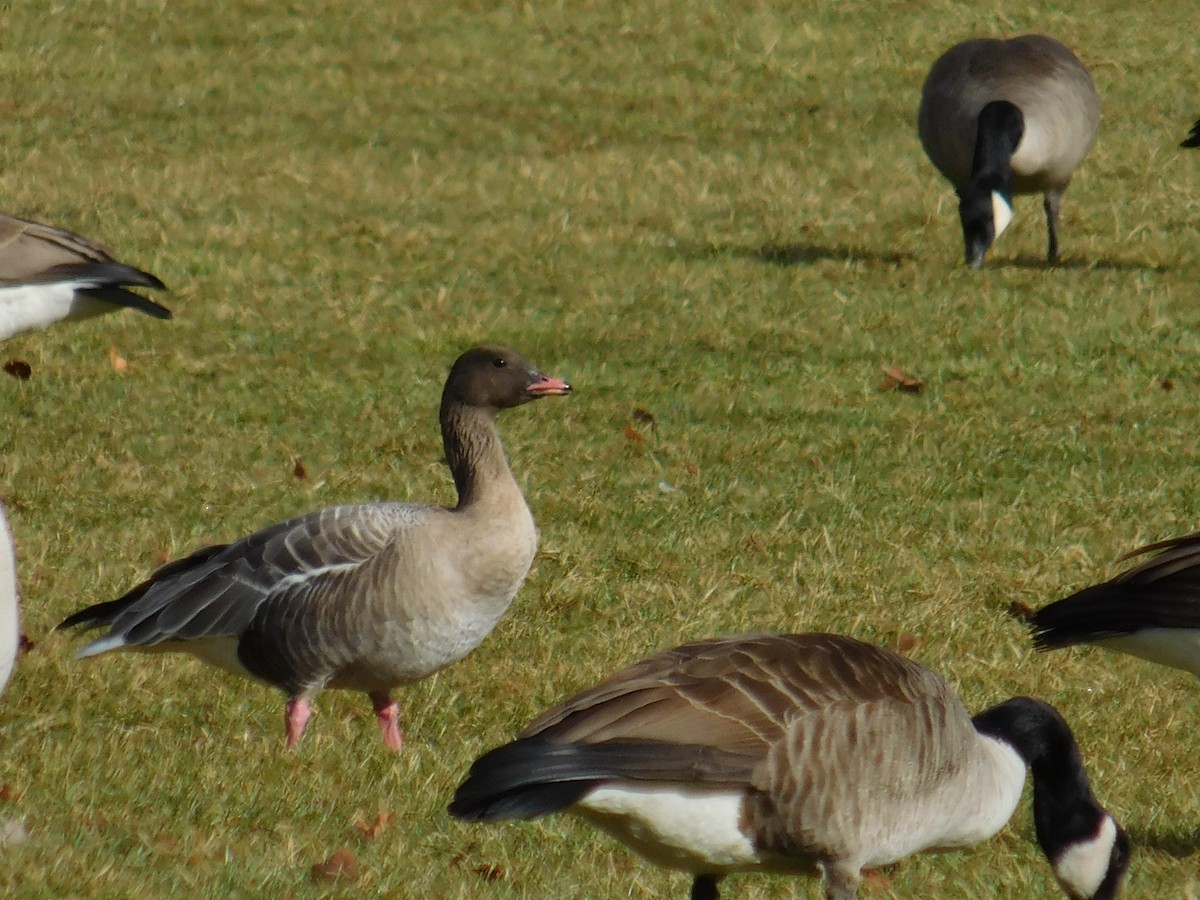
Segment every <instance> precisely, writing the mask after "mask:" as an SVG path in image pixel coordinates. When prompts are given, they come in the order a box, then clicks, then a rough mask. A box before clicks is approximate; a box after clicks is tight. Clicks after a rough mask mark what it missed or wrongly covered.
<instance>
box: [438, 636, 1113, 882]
mask: <svg viewBox="0 0 1200 900" xmlns="http://www.w3.org/2000/svg"><path fill="white" fill-rule="evenodd" d="M1027 768H1028V769H1031V770H1032V772H1033V786H1034V799H1033V812H1034V822H1035V824H1036V831H1037V837H1038V841H1039V843H1040V845H1041V847H1042V850H1043V852H1045V854H1046V856H1047V857H1048V858H1049V860H1050V862H1051V864H1052V866H1053V868H1054V872H1055V875H1056V877H1057V878H1058V880H1059V883H1060V884H1061V885H1062V887H1063V888H1064V889H1065V890H1066V892H1067V893H1068V895H1070V896H1071V897H1073V898H1111V897H1115V896H1116V895H1117V892H1118V891H1119V889H1120V885H1121V881H1122V879H1123V876H1124V872H1125V868H1126V866H1127V865H1128V859H1129V844H1128V840H1127V838H1126V837H1125V835H1124V833H1123V832H1122V831H1121V829H1120V828H1119V827H1118V826H1117V824H1116V822H1115V821H1114V820H1113V819H1112V817H1111V816H1110V815H1109V814H1108V813H1107V812H1105V810H1104V809H1103V808H1102V807H1101V806H1100V805H1099V804H1098V803H1097V801H1096V799H1095V797H1094V796H1093V794H1092V790H1091V787H1090V785H1089V784H1088V778H1087V774H1086V772H1085V771H1084V768H1083V762H1082V760H1081V758H1080V754H1079V749H1078V747H1077V746H1076V744H1075V740H1074V738H1073V736H1072V735H1071V730H1070V728H1069V727H1068V726H1067V724H1066V722H1064V721H1063V719H1062V717H1061V716H1060V715H1059V714H1058V713H1057V712H1056V711H1055V710H1054V709H1053V707H1050V706H1048V705H1047V704H1045V703H1042V702H1040V701H1037V700H1032V699H1030V698H1028V697H1015V698H1013V699H1011V700H1008V701H1006V702H1004V703H1001V704H999V705H998V706H994V707H992V708H991V709H988V710H986V711H985V712H982V713H980V714H978V715H976V716H975V717H974V718H972V716H971V715H970V713H968V712H967V709H966V707H965V706H964V705H963V703H962V701H961V700H960V699H959V698H958V696H957V695H956V694H955V693H954V692H953V691H952V690H951V688H950V687H949V686H948V685H947V684H946V682H945V681H943V680H942V679H941V678H940V677H938V676H937V675H935V674H934V673H933V672H931V671H929V670H928V669H926V668H924V667H922V666H920V665H918V664H917V663H915V662H912V661H910V660H908V659H906V658H904V657H903V656H900V655H899V654H896V653H893V652H891V651H890V650H885V649H883V648H880V647H876V646H873V645H871V644H865V643H862V642H860V641H856V640H853V639H851V638H848V637H843V636H840V635H831V634H798V635H759V636H748V637H729V638H716V639H713V640H707V641H700V642H697V643H693V644H685V645H684V646H682V647H677V648H675V649H673V650H668V651H665V652H661V653H658V654H656V655H654V656H651V657H649V658H647V659H645V660H643V661H641V662H639V663H637V664H635V665H633V666H630V667H629V668H627V669H625V670H623V671H621V672H618V673H617V674H616V675H613V676H612V677H610V678H608V679H607V680H605V681H604V682H602V683H601V684H600V685H598V686H596V687H594V688H591V689H590V690H585V691H583V692H582V693H580V694H577V695H576V696H574V697H572V698H571V699H569V700H566V701H565V702H563V703H561V704H559V705H558V706H556V707H554V708H553V709H551V710H549V711H548V712H546V713H544V714H542V715H541V716H539V717H538V718H537V719H536V720H535V721H534V722H533V723H532V724H530V725H529V726H528V727H527V728H525V730H524V731H522V732H521V734H520V736H519V738H518V739H517V740H516V741H514V742H513V743H511V744H506V745H504V746H501V747H499V748H497V749H495V750H492V751H490V752H489V753H487V754H485V755H484V756H482V757H480V758H479V759H478V760H477V761H476V762H475V764H474V765H473V766H472V767H471V771H470V774H469V775H468V777H467V778H466V780H465V781H464V782H463V783H462V785H461V786H460V787H459V788H458V791H457V793H456V794H455V796H454V800H453V802H452V803H451V804H450V813H451V814H452V815H454V816H456V817H458V818H461V819H465V820H468V821H483V822H493V821H497V820H502V819H529V818H534V817H536V816H541V815H545V814H547V813H551V812H556V811H560V810H569V811H571V812H573V813H576V814H578V815H579V816H581V817H582V818H583V819H585V820H586V821H588V822H590V823H592V824H593V825H595V826H597V827H598V828H600V829H602V830H604V831H606V832H608V833H609V834H611V835H612V836H614V837H616V838H617V839H618V840H620V841H622V842H624V843H625V844H627V845H628V846H629V847H631V848H632V849H634V850H636V851H637V852H638V853H640V854H642V855H643V856H645V857H646V858H648V859H649V860H651V861H652V862H655V863H657V864H659V865H663V866H668V867H671V868H675V869H681V870H684V871H687V872H690V873H692V874H693V882H692V892H691V896H692V898H693V900H712V898H716V897H717V896H718V881H719V879H720V878H721V877H722V876H723V875H725V874H727V873H730V872H738V871H752V870H759V871H767V872H782V873H798V874H801V873H803V874H808V873H811V874H816V872H817V871H818V870H820V871H823V875H824V886H825V893H826V896H827V897H829V898H836V900H846V898H852V897H854V896H856V894H857V892H858V884H859V880H860V870H861V869H863V868H864V867H871V866H879V865H884V864H886V863H890V862H893V861H895V860H898V859H901V858H902V857H905V856H908V855H909V854H912V853H916V852H918V851H921V850H926V849H930V848H947V847H957V846H963V845H967V844H974V843H976V842H979V841H982V840H984V839H985V838H988V837H990V836H991V835H993V834H995V833H996V832H997V831H998V830H999V829H1000V828H1001V827H1003V825H1004V824H1005V823H1006V822H1007V821H1008V819H1009V817H1010V816H1011V815H1012V812H1013V810H1014V809H1015V808H1016V805H1017V803H1018V801H1019V800H1020V798H1021V792H1022V788H1023V787H1024V783H1025V777H1026V769H1027Z"/></svg>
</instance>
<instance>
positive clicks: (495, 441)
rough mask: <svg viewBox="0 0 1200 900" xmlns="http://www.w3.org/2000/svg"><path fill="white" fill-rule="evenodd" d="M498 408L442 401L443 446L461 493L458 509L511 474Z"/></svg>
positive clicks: (457, 487) (476, 498)
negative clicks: (501, 437) (505, 454)
mask: <svg viewBox="0 0 1200 900" xmlns="http://www.w3.org/2000/svg"><path fill="white" fill-rule="evenodd" d="M496 413H497V410H496V409H495V408H494V407H480V406H468V405H466V404H465V403H462V402H460V401H457V400H450V399H447V398H442V411H441V416H440V418H441V423H442V445H443V447H444V448H445V450H446V462H447V463H448V464H449V466H450V474H451V475H453V476H454V487H455V489H456V490H457V491H458V507H457V508H458V509H463V508H464V507H467V506H470V505H471V504H472V503H474V502H475V501H476V500H478V499H479V497H480V496H481V494H482V493H483V492H484V490H485V489H486V487H487V485H488V483H489V482H490V481H492V480H494V479H496V478H497V477H500V478H503V477H504V475H505V474H506V473H507V474H508V477H509V479H511V477H512V475H511V473H510V472H509V469H508V460H507V459H506V458H505V456H504V448H503V446H501V444H500V432H499V430H498V429H497V428H496Z"/></svg>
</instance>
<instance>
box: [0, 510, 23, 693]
mask: <svg viewBox="0 0 1200 900" xmlns="http://www.w3.org/2000/svg"><path fill="white" fill-rule="evenodd" d="M20 644H21V621H20V613H19V611H18V608H17V559H16V555H15V554H14V553H13V541H12V532H11V531H9V528H8V519H7V518H5V515H4V507H3V506H2V505H0V694H2V693H4V687H5V685H7V684H8V679H9V676H11V675H12V670H13V666H14V665H15V664H16V661H17V650H18V649H19V648H20Z"/></svg>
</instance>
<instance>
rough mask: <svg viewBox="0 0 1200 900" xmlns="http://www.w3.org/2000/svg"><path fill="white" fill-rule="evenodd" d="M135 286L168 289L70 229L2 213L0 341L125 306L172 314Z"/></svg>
mask: <svg viewBox="0 0 1200 900" xmlns="http://www.w3.org/2000/svg"><path fill="white" fill-rule="evenodd" d="M130 287H144V288H153V289H155V290H163V289H164V288H165V285H163V283H162V282H161V281H159V280H158V279H157V278H155V277H154V276H153V275H151V274H150V273H149V272H143V271H142V270H141V269H135V268H134V267H133V266H129V265H126V264H125V263H120V262H117V261H116V260H115V259H113V258H112V256H111V255H110V254H109V252H108V250H107V249H105V248H104V247H101V246H100V245H99V244H95V243H93V242H92V241H89V240H88V239H87V238H83V237H80V236H79V235H77V234H73V233H72V232H70V231H64V230H63V229H61V228H54V227H53V226H50V225H42V224H40V223H38V222H30V221H27V220H25V219H18V218H17V217H16V216H9V215H5V214H4V213H0V341H2V340H4V339H6V338H10V337H12V336H13V335H16V334H20V333H21V332H23V331H31V330H33V329H36V328H47V327H49V326H50V325H53V324H54V323H55V322H60V321H63V320H64V319H85V318H88V317H90V316H98V315H100V314H101V313H106V312H112V311H113V310H116V309H120V308H121V307H123V306H128V307H130V308H131V309H136V310H140V311H141V312H144V313H147V314H148V315H151V316H155V317H157V318H159V319H169V318H171V312H170V310H168V309H167V308H166V307H165V306H160V305H159V304H157V303H155V302H154V301H153V300H148V299H147V298H145V297H143V296H141V295H140V294H136V293H134V292H133V291H131V290H128V288H130Z"/></svg>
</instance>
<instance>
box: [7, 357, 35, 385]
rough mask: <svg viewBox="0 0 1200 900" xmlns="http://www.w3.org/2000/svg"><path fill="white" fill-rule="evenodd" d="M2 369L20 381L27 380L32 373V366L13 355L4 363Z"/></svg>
mask: <svg viewBox="0 0 1200 900" xmlns="http://www.w3.org/2000/svg"><path fill="white" fill-rule="evenodd" d="M4 371H5V372H7V373H8V374H9V375H11V376H12V377H13V378H19V379H21V380H22V381H28V380H29V377H30V376H31V375H33V366H31V365H29V363H27V362H25V360H23V359H17V358H16V357H15V356H14V357H13V358H12V359H10V360H9V361H8V362H6V363H5V364H4Z"/></svg>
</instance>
